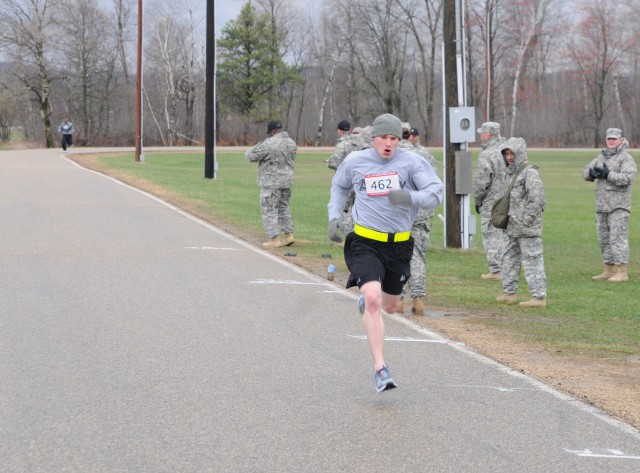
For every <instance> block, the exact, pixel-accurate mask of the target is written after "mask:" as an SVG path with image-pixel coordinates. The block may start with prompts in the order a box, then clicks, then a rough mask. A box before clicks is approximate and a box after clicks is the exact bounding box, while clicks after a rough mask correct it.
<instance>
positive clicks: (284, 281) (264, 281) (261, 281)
mask: <svg viewBox="0 0 640 473" xmlns="http://www.w3.org/2000/svg"><path fill="white" fill-rule="evenodd" d="M249 284H292V285H301V286H324V285H325V283H319V282H303V281H293V280H291V279H281V280H280V279H258V280H257V281H249Z"/></svg>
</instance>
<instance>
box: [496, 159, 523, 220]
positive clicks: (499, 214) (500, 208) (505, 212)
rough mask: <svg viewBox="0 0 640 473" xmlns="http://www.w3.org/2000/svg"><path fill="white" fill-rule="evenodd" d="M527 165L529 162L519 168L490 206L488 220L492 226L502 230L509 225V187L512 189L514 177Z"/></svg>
mask: <svg viewBox="0 0 640 473" xmlns="http://www.w3.org/2000/svg"><path fill="white" fill-rule="evenodd" d="M527 166H529V163H526V164H525V165H524V166H522V167H521V168H520V170H519V171H518V172H517V173H516V175H515V176H513V179H511V184H509V188H508V189H507V192H506V193H505V194H504V195H503V196H502V197H500V198H499V199H498V200H496V201H495V202H494V203H493V207H491V219H490V220H489V221H490V222H491V225H493V226H494V227H496V228H501V229H503V230H504V229H505V228H507V225H509V204H510V202H511V189H513V184H515V182H516V179H517V178H518V176H519V175H520V173H522V171H524V170H525V169H526V168H527Z"/></svg>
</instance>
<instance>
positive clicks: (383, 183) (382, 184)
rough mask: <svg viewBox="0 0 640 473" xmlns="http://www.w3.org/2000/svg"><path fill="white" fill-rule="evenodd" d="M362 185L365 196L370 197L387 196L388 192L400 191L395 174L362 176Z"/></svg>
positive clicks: (398, 181)
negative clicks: (363, 185) (364, 187)
mask: <svg viewBox="0 0 640 473" xmlns="http://www.w3.org/2000/svg"><path fill="white" fill-rule="evenodd" d="M364 184H365V186H366V188H367V195H370V196H376V195H388V194H389V193H390V192H393V191H396V190H400V178H399V177H398V173H397V172H392V173H389V174H371V175H369V176H364Z"/></svg>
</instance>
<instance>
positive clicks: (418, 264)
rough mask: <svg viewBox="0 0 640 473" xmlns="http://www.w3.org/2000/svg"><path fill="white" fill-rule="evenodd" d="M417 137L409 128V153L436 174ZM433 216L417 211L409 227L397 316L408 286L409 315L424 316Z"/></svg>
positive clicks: (402, 308) (432, 162)
mask: <svg viewBox="0 0 640 473" xmlns="http://www.w3.org/2000/svg"><path fill="white" fill-rule="evenodd" d="M407 125H408V124H407ZM403 127H404V124H403ZM419 136H420V132H419V131H418V130H417V129H415V128H409V137H408V142H409V143H411V144H412V145H413V150H410V151H413V152H414V153H416V154H418V155H420V157H422V159H424V160H425V161H427V162H428V163H429V164H430V165H431V167H432V168H433V170H434V171H435V172H436V174H437V173H438V164H437V163H436V160H435V159H434V158H433V156H432V155H431V153H429V150H427V148H425V147H424V146H422V144H420V138H419ZM403 138H404V129H403ZM403 141H404V140H403ZM400 143H402V141H401V142H400ZM433 215H434V209H418V214H417V215H416V218H415V220H414V221H413V225H412V226H411V236H412V237H413V240H414V243H413V254H412V256H411V277H410V278H409V280H408V281H407V284H406V285H405V286H404V287H403V288H402V296H401V298H400V301H399V302H398V305H397V306H396V312H397V313H399V314H403V313H404V299H405V296H406V295H407V286H409V293H410V294H411V299H412V300H413V303H412V306H411V313H412V314H413V315H424V298H425V297H426V295H427V290H426V287H427V260H426V258H425V251H427V248H429V236H430V231H431V222H432V220H433Z"/></svg>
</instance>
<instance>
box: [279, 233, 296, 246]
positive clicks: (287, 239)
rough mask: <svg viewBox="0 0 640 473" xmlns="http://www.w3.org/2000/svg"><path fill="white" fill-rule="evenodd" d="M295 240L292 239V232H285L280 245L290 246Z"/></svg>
mask: <svg viewBox="0 0 640 473" xmlns="http://www.w3.org/2000/svg"><path fill="white" fill-rule="evenodd" d="M295 242H296V241H295V240H294V239H293V233H285V234H284V241H283V242H282V246H291V245H293V244H294V243H295Z"/></svg>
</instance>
